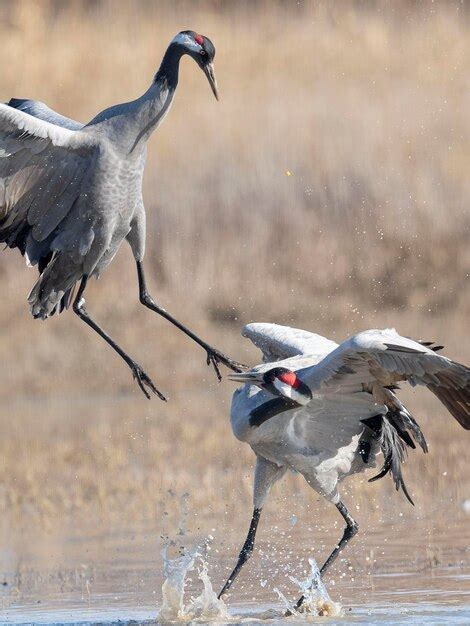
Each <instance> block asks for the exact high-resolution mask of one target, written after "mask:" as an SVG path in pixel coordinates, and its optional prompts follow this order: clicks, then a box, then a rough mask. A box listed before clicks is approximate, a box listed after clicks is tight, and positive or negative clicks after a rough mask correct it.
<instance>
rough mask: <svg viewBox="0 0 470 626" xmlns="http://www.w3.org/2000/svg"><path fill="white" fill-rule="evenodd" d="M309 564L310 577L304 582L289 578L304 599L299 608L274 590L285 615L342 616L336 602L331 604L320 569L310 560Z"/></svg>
mask: <svg viewBox="0 0 470 626" xmlns="http://www.w3.org/2000/svg"><path fill="white" fill-rule="evenodd" d="M308 562H309V564H310V576H309V577H308V578H306V579H305V580H298V579H297V578H294V577H293V576H289V578H290V579H291V580H292V582H293V583H295V584H296V585H297V586H298V587H299V593H300V595H302V596H303V597H304V601H303V603H302V605H301V606H300V607H299V608H296V606H295V605H292V603H291V602H289V600H288V599H287V598H286V597H285V595H284V594H283V593H282V592H281V591H280V590H279V589H274V591H275V592H276V593H277V595H278V597H279V599H280V600H281V602H282V603H283V604H284V606H285V609H286V614H287V615H293V616H296V615H299V614H303V615H304V614H309V615H313V616H317V617H334V616H339V615H342V614H343V611H342V607H341V605H340V604H338V603H337V602H333V600H332V599H331V598H330V595H329V593H328V590H327V588H326V587H325V584H324V582H323V581H322V579H321V576H320V569H319V568H318V565H317V563H316V561H315V559H313V558H311V559H309V560H308Z"/></svg>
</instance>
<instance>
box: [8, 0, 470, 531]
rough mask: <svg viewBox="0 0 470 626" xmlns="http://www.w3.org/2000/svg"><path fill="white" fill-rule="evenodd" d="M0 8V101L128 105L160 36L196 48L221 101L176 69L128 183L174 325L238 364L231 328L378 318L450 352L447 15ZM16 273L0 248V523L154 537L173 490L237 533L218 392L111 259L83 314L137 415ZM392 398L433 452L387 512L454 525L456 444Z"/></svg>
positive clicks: (433, 414)
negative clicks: (113, 342)
mask: <svg viewBox="0 0 470 626" xmlns="http://www.w3.org/2000/svg"><path fill="white" fill-rule="evenodd" d="M0 17H1V22H0V32H1V42H2V43H1V50H2V58H3V60H4V62H3V63H2V72H1V75H0V93H1V97H2V99H3V101H8V99H9V98H10V97H13V96H14V97H19V98H21V97H31V98H35V99H39V100H43V101H45V102H47V103H48V104H49V105H50V106H51V107H52V108H54V109H56V110H58V111H59V112H61V113H63V114H65V115H68V116H70V117H73V118H76V119H78V120H82V121H87V120H89V119H91V118H92V117H93V116H94V115H95V114H96V113H97V111H99V110H101V109H103V108H105V107H106V106H109V105H111V104H113V103H116V102H121V101H125V100H131V99H133V98H135V97H137V96H138V95H140V94H141V93H142V92H143V91H144V90H145V89H146V88H147V86H148V85H149V83H150V81H151V80H152V77H153V75H154V73H155V71H156V69H157V68H158V65H159V62H160V59H161V57H162V55H163V53H164V51H165V49H166V46H167V44H168V42H169V41H170V39H171V38H172V37H173V35H174V34H175V33H177V32H178V31H180V30H182V29H186V28H191V29H194V30H196V31H198V32H202V33H203V34H205V35H207V36H209V37H210V38H211V39H212V40H213V42H214V44H215V46H216V49H217V54H216V59H215V66H216V72H217V76H218V80H219V85H220V91H221V101H220V103H217V102H216V101H215V100H214V98H213V96H212V94H211V92H210V89H209V86H208V85H207V82H206V81H205V78H204V76H203V75H202V73H201V72H200V71H199V70H198V68H197V67H196V66H195V64H194V63H193V62H192V61H191V60H189V59H187V58H186V59H184V60H183V62H182V68H181V69H182V71H181V77H180V85H179V88H178V91H177V94H176V97H175V102H174V105H173V108H172V111H171V113H170V115H169V116H168V118H167V119H166V120H165V122H164V124H163V125H162V127H161V128H160V129H159V130H158V131H157V133H156V134H155V136H153V137H152V138H151V140H150V142H149V157H148V163H147V169H146V175H145V190H144V199H145V203H146V207H147V211H148V248H147V250H148V252H147V261H146V262H147V268H148V273H149V278H150V286H151V291H152V293H153V295H154V296H155V297H156V299H157V300H159V301H160V303H161V304H162V305H163V306H165V307H166V308H167V309H168V310H169V311H171V312H172V313H173V314H174V315H175V316H176V317H179V318H180V319H181V320H182V321H184V322H186V323H187V324H188V326H189V327H190V328H192V329H193V330H195V331H196V332H199V333H200V334H201V335H202V336H204V337H206V338H207V339H208V340H210V341H211V342H212V343H213V344H214V345H216V346H217V347H219V348H221V349H223V350H225V351H227V352H229V353H230V354H231V356H233V357H234V358H237V359H239V360H241V361H244V362H246V363H250V364H253V363H256V362H257V361H259V354H258V353H257V351H256V350H255V349H254V348H252V347H250V346H249V345H246V341H245V340H242V339H241V338H240V335H239V331H240V328H241V326H242V325H243V324H245V323H247V322H249V321H272V322H278V323H284V324H288V325H293V326H299V327H302V328H306V329H310V330H312V331H315V332H318V333H321V334H325V335H327V336H329V337H331V338H334V339H336V340H341V339H342V338H345V337H346V336H347V335H349V334H352V333H354V332H357V331H359V330H362V329H365V328H368V327H385V326H387V325H394V326H396V327H397V329H398V330H399V332H401V333H402V334H405V335H411V336H414V337H416V338H422V339H426V340H436V341H438V342H439V343H444V344H445V345H446V354H447V355H449V356H452V357H453V358H455V359H457V360H460V361H463V362H466V363H469V362H470V347H469V344H468V340H467V338H468V317H469V313H470V293H469V289H468V277H469V269H470V247H469V245H468V239H469V232H470V231H469V227H470V212H469V201H470V177H469V175H468V167H469V162H470V147H469V146H470V117H469V114H468V111H469V110H470V89H469V87H470V74H469V62H470V24H469V11H468V4H467V3H465V2H457V1H456V2H451V1H449V2H441V3H427V2H416V3H415V2H405V1H399V2H373V1H370V2H336V3H332V2H288V1H286V2H271V1H270V2H268V1H267V0H266V1H265V2H228V1H226V2H222V1H218V2H216V1H214V2H189V1H188V2H183V1H178V2H170V1H168V2H166V1H162V2H151V1H150V0H148V1H144V0H142V1H134V2H129V1H122V0H121V1H120V2H119V3H118V2H112V1H110V0H109V1H106V0H102V1H88V2H85V1H78V0H77V1H72V0H70V1H68V2H57V1H52V0H51V1H47V0H42V1H41V2H33V1H32V0H16V1H15V2H13V1H12V2H7V1H5V0H4V1H3V2H1V4H0ZM34 282H35V274H34V272H32V271H31V270H29V269H28V268H26V267H25V264H24V260H23V259H22V258H21V257H20V256H19V255H18V254H17V253H16V252H11V251H7V252H5V253H4V254H3V255H2V257H1V262H0V284H1V288H2V294H3V298H2V306H1V307H0V329H1V330H0V359H1V363H2V375H1V377H0V399H1V400H2V403H3V409H2V415H1V418H0V419H1V425H2V426H1V428H2V437H1V438H0V505H1V508H2V510H3V511H5V517H4V520H3V526H4V527H6V528H7V530H8V532H10V533H11V532H12V528H13V527H15V528H18V525H21V524H26V525H30V522H31V519H33V520H34V521H35V522H36V523H37V524H38V526H39V527H41V528H46V529H54V528H57V527H59V526H63V525H64V524H73V525H75V527H76V524H77V523H79V522H80V523H85V522H86V521H88V522H90V523H92V524H94V525H96V524H104V525H105V526H106V525H109V524H124V523H131V524H134V525H135V524H138V523H143V522H145V521H148V520H151V521H152V524H154V525H155V528H156V529H157V530H158V529H160V528H161V527H162V525H164V524H166V523H167V522H166V521H165V522H164V521H163V517H162V511H163V510H164V509H165V513H168V514H169V515H170V517H169V518H168V519H173V517H171V516H172V515H174V516H177V515H178V514H179V513H178V506H177V505H176V504H175V506H174V510H173V509H172V504H171V502H173V501H175V502H176V500H175V499H174V498H173V495H171V493H173V494H174V493H175V492H177V493H183V492H186V491H187V492H189V493H190V494H191V498H192V500H191V502H192V505H191V507H192V511H193V514H196V513H194V512H197V515H198V519H199V520H204V519H207V520H210V521H208V522H207V523H208V524H214V523H220V524H224V525H228V527H230V525H232V526H233V527H235V526H236V525H238V524H239V523H240V524H242V525H245V523H246V522H247V520H246V519H245V516H243V515H240V519H238V515H234V514H233V511H234V510H235V507H236V511H237V512H239V511H240V504H243V505H246V506H248V502H249V500H250V497H251V493H250V492H251V465H250V464H251V462H252V454H251V452H250V450H249V449H248V448H247V447H243V446H242V445H240V444H239V443H238V442H237V441H236V440H235V439H234V438H233V437H232V434H231V430H230V425H229V421H228V410H229V405H230V396H231V392H232V386H231V385H230V384H229V383H227V382H225V381H224V382H223V383H222V384H221V385H217V383H216V382H215V379H214V377H213V374H212V373H211V372H210V370H208V369H207V368H206V366H205V364H204V356H205V355H204V354H203V353H202V352H201V351H200V350H199V349H198V348H197V347H196V346H195V345H193V344H191V343H190V342H189V341H187V340H186V339H185V338H184V337H183V336H181V335H179V334H178V332H177V330H176V329H173V328H172V327H171V326H169V325H168V324H167V323H166V322H165V321H164V320H162V319H159V318H156V317H154V316H153V315H152V314H151V312H149V311H147V310H145V309H143V308H142V307H141V306H140V305H139V302H138V298H137V281H136V276H135V268H134V264H133V261H132V257H131V254H130V251H129V250H128V249H127V248H126V246H123V248H122V250H121V251H120V253H119V255H118V257H117V258H116V260H115V262H114V264H113V266H112V267H111V268H110V269H109V270H108V271H107V272H106V273H105V274H104V276H103V277H102V279H101V280H100V282H99V283H93V284H92V285H90V288H89V290H88V298H87V301H88V306H89V309H90V311H92V312H93V313H94V315H95V317H96V319H97V320H99V321H100V322H101V323H102V324H103V326H104V327H105V328H106V329H107V330H108V331H109V332H110V333H111V335H112V336H114V337H115V338H116V339H117V340H118V341H120V343H121V344H122V345H123V346H124V347H126V348H127V349H128V350H129V351H130V353H131V354H133V355H135V357H136V358H137V360H138V361H139V362H140V363H141V364H142V365H144V366H145V369H146V370H147V372H148V373H149V374H150V375H151V376H152V378H153V379H154V381H155V382H156V384H157V386H159V387H160V388H161V389H162V390H164V391H165V392H168V394H169V395H170V402H169V403H168V404H167V405H163V404H162V403H159V401H158V400H156V399H155V400H153V401H152V403H147V402H146V400H145V399H144V398H143V396H142V395H141V393H140V391H139V390H138V389H137V387H136V386H135V385H134V383H133V382H132V379H131V377H130V374H129V372H128V370H127V369H126V368H125V366H124V365H123V364H122V363H121V362H120V360H119V359H118V357H116V356H115V355H114V353H112V352H110V350H109V349H108V348H107V347H106V346H105V345H104V343H102V342H101V341H100V339H99V338H98V337H97V336H96V335H94V334H93V333H91V331H90V330H89V329H88V328H86V326H85V325H84V324H82V323H81V322H80V321H79V320H78V319H77V318H76V317H75V316H74V315H73V314H72V313H68V314H65V315H61V316H58V317H55V318H53V319H51V320H49V321H48V322H47V323H40V322H38V321H34V320H33V319H32V318H31V316H30V314H29V311H28V306H27V302H26V295H27V293H28V291H29V289H30V287H31V286H32V284H33V283H34ZM403 397H405V399H407V400H409V401H410V408H411V409H412V410H413V412H414V413H415V415H416V416H417V417H418V419H419V421H420V423H421V424H422V426H423V429H424V431H425V433H426V435H427V437H428V439H429V443H430V448H431V452H430V454H429V455H428V456H427V457H423V456H422V455H420V453H417V454H413V455H411V456H412V457H414V458H412V459H410V465H409V467H408V468H407V469H406V470H405V472H406V476H407V478H408V484H409V486H410V489H411V492H413V493H415V495H416V499H417V502H418V504H419V506H418V507H417V511H415V512H413V513H412V512H407V515H415V516H419V515H424V516H425V517H426V518H428V519H429V517H430V515H431V514H438V513H439V512H440V513H445V514H447V515H448V514H449V511H452V514H453V515H459V514H460V503H461V502H462V501H463V499H465V498H468V497H469V495H470V476H469V472H468V464H467V461H466V459H467V458H468V437H467V434H466V433H464V432H463V431H462V430H461V429H460V428H459V426H458V425H457V424H456V423H454V422H453V421H452V419H451V418H450V417H449V416H447V415H446V414H445V410H444V409H443V408H442V407H441V406H440V405H439V404H438V403H437V401H435V400H434V399H433V398H428V397H426V393H425V392H423V391H422V390H418V392H416V393H414V392H413V393H411V392H406V393H405V394H403ZM293 481H295V482H293ZM363 484H364V481H361V479H356V480H355V481H352V486H351V487H348V488H347V492H351V491H352V492H353V493H354V494H355V496H356V498H358V499H360V500H361V502H363V504H364V507H365V510H366V511H368V512H369V513H370V514H371V515H372V514H373V512H374V511H375V510H376V509H377V507H378V506H380V509H382V510H385V511H386V512H387V511H388V512H389V513H390V515H394V514H395V513H394V512H395V509H398V508H399V507H400V508H403V509H406V510H407V511H408V509H407V508H406V507H407V505H406V503H405V502H404V501H403V498H402V501H400V499H399V497H398V498H397V497H395V496H393V498H391V492H392V490H393V487H392V484H391V482H390V481H388V480H384V481H380V484H378V483H376V484H374V485H373V486H372V485H369V486H367V487H364V488H363ZM286 485H287V486H286ZM276 489H278V491H277V493H281V494H291V493H293V492H296V493H300V494H301V495H302V494H303V495H305V496H306V497H305V498H304V499H303V500H302V498H300V497H299V498H296V500H295V507H302V506H305V507H308V506H309V504H308V503H309V502H311V501H312V500H313V499H314V496H313V494H311V492H309V490H308V488H307V487H305V486H303V484H302V483H301V481H300V479H298V478H288V479H287V481H286V482H285V485H284V487H278V488H276ZM168 494H170V496H171V497H170V496H169V495H168ZM172 498H173V499H172ZM346 501H347V498H346ZM279 506H281V508H282V506H283V507H284V510H290V509H289V507H292V500H291V499H287V501H285V502H284V504H282V505H281V504H279V502H278V507H279ZM172 510H173V513H172ZM227 511H229V512H230V511H231V512H232V517H231V518H230V519H227V518H226V517H224V516H223V514H225V513H226V512H227ZM363 515H366V514H365V513H363ZM174 519H176V518H174ZM274 520H275V518H274ZM201 523H203V522H201ZM5 525H6V526H5Z"/></svg>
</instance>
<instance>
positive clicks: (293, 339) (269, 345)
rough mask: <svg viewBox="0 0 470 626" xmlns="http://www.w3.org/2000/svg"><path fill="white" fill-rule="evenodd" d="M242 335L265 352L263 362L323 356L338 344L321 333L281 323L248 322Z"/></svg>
mask: <svg viewBox="0 0 470 626" xmlns="http://www.w3.org/2000/svg"><path fill="white" fill-rule="evenodd" d="M242 336H243V337H248V339H250V340H251V341H252V342H253V343H254V344H255V346H256V347H257V348H259V349H260V350H261V351H262V353H263V362H264V363H268V362H273V361H281V360H283V359H288V358H290V357H293V356H298V355H312V356H317V357H319V358H323V357H324V356H325V355H326V354H328V353H329V352H331V351H332V350H334V349H335V348H336V347H337V346H338V344H337V343H335V342H334V341H330V340H329V339H326V338H325V337H322V336H321V335H316V334H314V333H311V332H308V331H306V330H300V329H299V328H290V327H289V326H281V325H279V324H268V323H263V322H257V323H253V324H247V325H246V326H245V327H244V328H243V330H242Z"/></svg>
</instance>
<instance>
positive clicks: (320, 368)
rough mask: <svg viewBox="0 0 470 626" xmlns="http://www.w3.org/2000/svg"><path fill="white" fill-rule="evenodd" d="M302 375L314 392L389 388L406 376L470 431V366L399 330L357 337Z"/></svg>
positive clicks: (363, 333) (300, 376)
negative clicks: (437, 352)
mask: <svg viewBox="0 0 470 626" xmlns="http://www.w3.org/2000/svg"><path fill="white" fill-rule="evenodd" d="M297 375H298V376H299V378H300V379H301V380H303V381H304V382H305V383H306V384H307V385H308V386H309V387H310V389H311V390H312V391H313V392H314V393H315V391H321V393H329V392H331V393H335V392H339V391H344V389H350V388H351V386H352V385H358V386H361V385H362V386H363V387H364V386H368V385H370V384H373V383H374V382H378V383H380V384H381V385H383V386H385V387H386V386H389V385H394V384H395V383H396V382H398V381H401V380H406V381H408V382H409V383H410V384H411V385H413V386H414V385H425V386H426V387H428V389H430V391H432V392H433V393H434V394H435V395H436V396H437V397H438V398H439V400H440V401H441V402H442V403H443V404H444V406H445V407H446V408H447V409H448V410H449V412H450V413H451V415H453V417H455V419H456V420H457V421H458V422H459V423H460V424H461V425H462V426H463V427H464V428H466V429H470V369H469V368H468V367H466V366H464V365H461V364H460V363H456V362H455V361H451V360H450V359H448V358H446V357H444V356H441V355H439V354H436V352H435V351H434V350H432V349H430V348H428V347H427V346H425V345H423V344H421V343H418V342H416V341H413V340H412V339H407V338H405V337H401V336H400V335H399V334H398V333H397V332H396V331H395V330H394V329H387V330H367V331H364V332H362V333H359V334H357V335H354V336H353V337H351V338H350V339H348V340H346V341H344V342H343V343H342V344H341V345H340V346H339V347H338V348H336V350H334V351H333V352H331V353H330V354H329V355H328V356H326V357H325V358H324V359H323V360H322V361H321V362H320V363H318V364H317V365H313V366H311V367H308V368H305V369H303V370H300V371H298V372H297Z"/></svg>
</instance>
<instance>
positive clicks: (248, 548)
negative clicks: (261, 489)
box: [218, 509, 262, 598]
mask: <svg viewBox="0 0 470 626" xmlns="http://www.w3.org/2000/svg"><path fill="white" fill-rule="evenodd" d="M261 510H262V509H254V511H253V517H252V518H251V524H250V529H249V530H248V535H247V538H246V540H245V543H244V544H243V548H242V549H241V551H240V554H239V556H238V561H237V564H236V565H235V568H234V570H233V572H232V573H231V574H230V576H229V577H228V579H227V582H226V583H225V585H224V586H223V587H222V591H221V592H220V593H219V595H218V597H219V598H221V597H222V596H223V594H224V593H225V592H226V591H228V590H229V589H230V587H231V586H232V583H233V581H234V580H235V578H236V577H237V576H238V574H239V573H240V570H241V568H242V567H243V566H244V565H245V563H246V562H247V561H248V559H249V558H250V556H251V555H252V553H253V548H254V545H255V536H256V530H257V528H258V522H259V518H260V516H261Z"/></svg>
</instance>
